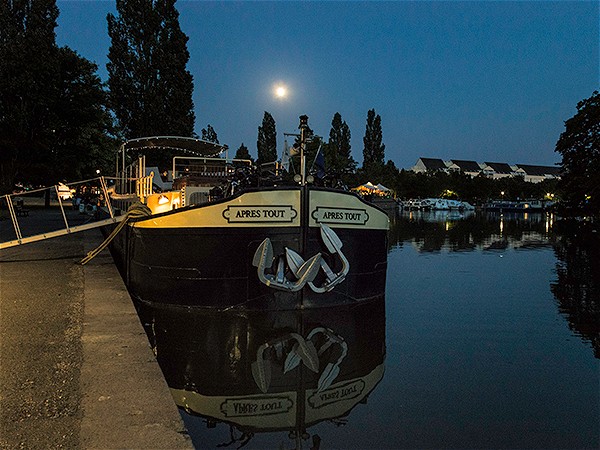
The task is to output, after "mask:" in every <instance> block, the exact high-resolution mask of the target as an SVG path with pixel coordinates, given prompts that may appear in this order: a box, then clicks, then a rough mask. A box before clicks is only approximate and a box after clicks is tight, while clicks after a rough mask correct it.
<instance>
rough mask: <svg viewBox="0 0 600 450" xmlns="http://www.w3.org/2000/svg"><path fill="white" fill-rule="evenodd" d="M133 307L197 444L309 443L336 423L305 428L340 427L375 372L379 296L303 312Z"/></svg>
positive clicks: (380, 354)
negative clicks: (318, 424)
mask: <svg viewBox="0 0 600 450" xmlns="http://www.w3.org/2000/svg"><path fill="white" fill-rule="evenodd" d="M137 307H138V313H139V315H140V319H141V320H142V323H143V324H144V326H145V329H146V333H147V334H148V338H149V339H150V342H151V345H152V347H153V348H154V350H155V353H156V356H157V359H158V362H159V364H160V367H161V368H162V371H163V373H164V375H165V378H166V380H167V383H168V385H169V387H170V388H171V393H172V395H173V397H174V399H175V401H176V403H177V404H178V406H180V407H182V408H184V409H185V410H186V411H187V412H188V413H189V414H192V415H194V416H196V417H192V416H187V415H184V416H185V417H184V419H185V420H186V425H187V427H188V429H189V431H190V435H191V436H192V439H193V440H195V441H196V445H197V446H200V447H202V448H206V447H207V446H210V443H211V442H213V443H214V444H215V445H217V446H218V445H221V446H224V445H232V446H234V448H235V447H239V446H241V445H245V444H246V443H248V441H250V440H253V441H256V439H260V444H259V447H262V448H278V447H281V446H282V445H283V447H284V448H289V447H290V445H294V444H295V445H296V447H295V448H318V447H319V445H320V441H321V439H325V438H326V439H327V440H334V439H335V432H336V428H337V427H333V426H332V427H331V428H332V430H330V431H332V432H331V433H329V432H326V433H325V434H326V437H325V436H324V435H323V432H322V431H319V434H317V433H315V432H312V431H311V430H309V428H310V427H312V426H313V425H315V424H317V423H319V422H323V421H332V422H333V423H335V424H336V425H340V424H344V423H345V419H344V417H346V416H348V415H349V413H350V411H351V410H352V409H354V408H355V407H356V406H357V404H359V403H364V402H366V400H367V397H368V396H369V394H370V393H371V391H372V390H373V389H374V388H375V386H376V385H377V384H378V383H379V381H380V380H381V379H382V377H383V372H384V360H385V300H384V298H383V297H380V298H378V299H376V300H373V301H369V302H361V303H359V304H356V305H354V306H337V307H335V308H320V309H311V310H305V311H271V312H258V311H254V312H253V311H232V310H230V311H220V312H219V311H215V310H212V309H200V308H184V307H173V306H167V307H166V306H160V307H157V306H154V307H152V306H150V305H147V304H138V305H137ZM265 432H270V433H268V434H262V433H265ZM280 432H284V433H280ZM338 432H340V430H338ZM259 434H260V438H259ZM290 440H291V442H292V443H291V442H290ZM276 442H277V444H276ZM281 442H283V444H282V443H281ZM253 444H254V445H256V442H253ZM327 445H328V446H330V445H335V442H328V444H327Z"/></svg>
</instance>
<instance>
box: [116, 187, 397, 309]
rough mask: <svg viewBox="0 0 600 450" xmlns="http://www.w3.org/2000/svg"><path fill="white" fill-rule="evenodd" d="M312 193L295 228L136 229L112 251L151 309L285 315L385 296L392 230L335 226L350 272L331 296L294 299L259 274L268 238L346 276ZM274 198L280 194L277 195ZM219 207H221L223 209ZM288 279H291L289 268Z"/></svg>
mask: <svg viewBox="0 0 600 450" xmlns="http://www.w3.org/2000/svg"><path fill="white" fill-rule="evenodd" d="M288 191H289V190H288ZM296 191H299V190H296ZM305 192H306V193H305V194H304V195H303V196H302V195H299V196H298V197H299V198H302V200H301V202H300V205H295V206H294V207H292V208H291V210H294V211H295V209H298V210H299V212H298V214H299V215H300V219H299V220H296V223H295V224H291V225H292V226H290V225H288V224H286V226H282V225H281V224H279V223H275V224H269V223H268V222H267V223H257V224H255V225H254V224H253V225H252V226H248V225H247V224H244V225H245V226H237V225H238V224H227V226H170V225H169V226H158V227H155V226H151V225H150V226H137V223H134V224H133V226H132V225H128V226H126V227H125V228H124V230H123V231H122V232H121V233H120V234H119V235H118V236H117V238H116V239H115V240H114V241H113V243H112V245H111V251H112V253H113V257H114V259H115V261H116V263H117V266H118V267H119V270H120V271H121V275H122V276H123V279H124V280H125V283H126V285H127V287H128V289H129V291H130V293H131V295H132V297H133V298H134V299H138V300H142V301H146V302H154V303H169V304H177V305H184V306H200V307H210V308H218V309H226V308H232V307H235V308H246V309H261V310H282V309H298V308H316V307H327V306H333V305H338V304H350V303H355V302H360V301H364V300H368V299H372V298H376V297H378V296H381V295H383V294H384V291H385V279H386V269H387V229H386V228H384V227H379V228H377V227H374V226H344V224H341V226H340V224H337V223H336V224H331V225H332V226H335V228H333V229H334V230H335V233H336V234H337V236H338V237H339V239H340V240H341V242H342V243H343V248H342V250H343V254H344V256H345V257H346V258H347V260H348V262H349V266H350V269H349V271H348V274H347V275H346V277H345V280H344V281H343V282H341V283H340V284H338V285H337V286H335V288H334V289H333V290H331V291H330V292H325V293H317V292H315V291H314V290H313V289H311V288H310V286H308V285H306V286H304V287H303V288H302V289H301V290H299V291H297V292H290V291H286V290H285V289H284V290H282V289H275V288H273V287H272V286H267V285H265V284H263V283H262V282H261V281H260V280H259V277H258V275H257V271H258V270H259V269H258V268H257V267H255V266H254V265H253V258H254V255H255V253H256V251H257V249H258V248H259V246H260V245H261V243H262V242H263V241H264V240H265V239H266V238H268V239H269V240H270V242H271V244H272V250H273V255H275V256H277V255H284V254H285V248H289V249H293V250H294V251H296V252H298V253H299V254H301V255H303V256H304V259H308V258H309V257H311V256H313V255H316V254H318V253H321V255H322V257H323V260H324V261H325V262H326V263H327V265H328V266H329V267H330V268H331V270H332V271H333V272H336V273H337V272H338V271H339V270H340V269H341V267H342V262H341V260H340V258H339V257H338V255H336V254H335V253H333V254H332V253H331V252H330V251H329V249H328V248H327V246H326V244H325V243H324V242H323V237H322V235H321V229H320V228H319V226H318V224H314V223H313V224H312V226H311V225H310V224H309V219H310V217H311V216H310V215H311V214H312V217H315V213H314V211H315V210H317V209H318V208H317V206H315V205H312V206H309V205H306V200H305V198H306V197H307V196H308V190H306V191H305ZM321 192H326V191H321ZM268 193H269V194H271V195H274V196H276V195H277V194H276V192H272V191H271V192H268ZM319 195H322V194H319ZM325 195H328V194H325ZM335 195H336V198H334V200H338V199H341V200H344V201H348V202H351V203H350V204H351V205H354V204H356V203H357V202H360V200H359V199H358V198H356V197H355V196H353V195H350V194H346V193H336V194H335ZM244 199H245V197H244V196H243V194H242V195H241V196H240V197H239V198H238V203H242V204H243V201H244ZM211 206H212V207H213V208H217V207H219V204H217V205H211ZM361 207H362V209H363V210H364V211H367V212H365V214H364V215H365V217H369V214H370V215H371V216H370V217H369V220H372V219H373V216H375V215H376V214H377V215H378V214H381V215H385V213H383V212H382V211H380V210H378V209H376V208H374V207H373V206H372V205H368V204H367V203H364V202H363V203H361ZM202 208H203V207H195V208H194V209H193V210H190V214H192V213H197V214H201V213H202ZM227 208H231V204H228V203H226V202H223V203H222V204H221V209H223V210H227ZM311 208H312V209H311ZM367 208H368V209H367ZM342 209H343V208H342ZM346 209H347V210H351V209H352V208H350V207H348V208H346ZM180 211H183V209H182V210H180ZM177 214H181V213H180V212H178V211H175V212H174V213H170V214H168V215H162V218H163V219H164V220H171V221H175V220H176V215H177ZM385 217H386V220H387V216H385ZM378 219H379V220H380V222H381V221H382V220H383V219H381V217H378ZM147 222H149V221H147ZM365 222H366V221H365ZM367 223H368V222H367ZM293 225H297V226H293ZM269 270H271V271H275V268H272V269H269V268H267V271H269ZM286 277H290V273H289V269H287V272H286ZM292 278H293V277H292ZM325 282H326V278H325V273H324V272H323V271H321V272H320V273H319V274H318V275H317V277H316V278H315V279H314V282H313V284H314V285H316V286H320V285H322V284H323V283H325Z"/></svg>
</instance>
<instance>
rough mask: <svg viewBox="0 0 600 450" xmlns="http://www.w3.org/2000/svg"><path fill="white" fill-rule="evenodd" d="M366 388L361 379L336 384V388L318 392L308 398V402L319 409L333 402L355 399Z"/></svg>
mask: <svg viewBox="0 0 600 450" xmlns="http://www.w3.org/2000/svg"><path fill="white" fill-rule="evenodd" d="M364 389H365V382H364V381H363V380H361V379H359V380H355V381H352V382H350V383H346V384H343V385H341V386H336V387H335V388H330V389H326V390H324V391H321V392H316V393H315V394H313V395H311V396H310V397H309V398H308V403H309V404H310V406H311V407H313V408H315V409H318V408H322V407H323V406H326V405H330V404H332V403H337V402H340V401H345V400H352V399H355V398H357V397H359V396H360V395H361V394H362V393H363V391H364Z"/></svg>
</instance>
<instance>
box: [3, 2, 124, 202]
mask: <svg viewBox="0 0 600 450" xmlns="http://www.w3.org/2000/svg"><path fill="white" fill-rule="evenodd" d="M57 17H58V9H57V7H56V2H55V0H29V1H23V2H16V1H15V2H1V4H0V61H2V62H1V64H0V92H2V95H0V173H1V186H0V189H2V191H3V192H9V191H10V190H11V189H12V187H13V184H14V182H15V181H24V182H29V183H33V184H45V185H49V184H55V183H57V182H58V181H60V180H62V179H68V180H74V179H77V178H81V177H89V176H90V175H93V174H95V170H96V169H101V170H103V169H104V168H105V167H106V168H108V167H109V166H110V167H112V166H113V164H112V162H110V165H109V163H108V159H109V158H110V157H111V156H112V154H111V153H108V152H110V151H111V150H113V148H114V147H113V148H110V147H111V139H110V132H111V131H110V130H111V123H112V121H111V118H110V116H109V115H108V113H107V111H106V97H105V92H104V90H103V86H102V84H101V82H100V78H99V77H98V76H97V74H96V70H97V67H96V65H94V64H93V63H91V62H90V61H88V60H86V59H85V58H82V57H81V56H79V55H78V54H77V53H76V52H74V51H73V50H71V49H69V48H68V47H64V48H58V47H57V45H56V42H55V40H56V39H55V33H54V29H55V27H56V20H57Z"/></svg>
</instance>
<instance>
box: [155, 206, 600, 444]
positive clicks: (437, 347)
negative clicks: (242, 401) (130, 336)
mask: <svg viewBox="0 0 600 450" xmlns="http://www.w3.org/2000/svg"><path fill="white" fill-rule="evenodd" d="M559 223H560V222H557V221H556V220H555V218H554V217H552V216H546V215H544V214H528V215H526V216H525V215H523V214H513V215H506V214H505V215H499V214H488V215H483V214H479V213H477V214H468V215H459V214H448V213H438V214H425V213H416V212H414V213H409V214H403V215H401V216H400V217H397V218H396V219H394V220H393V221H392V229H391V231H390V240H389V262H388V275H387V279H388V283H387V289H386V299H385V343H384V342H383V339H381V342H373V338H372V337H371V338H368V337H367V335H365V334H364V333H363V334H362V335H361V333H360V332H359V331H358V330H360V329H362V330H364V329H365V328H364V327H365V326H366V327H367V328H368V324H366V322H369V321H373V320H374V317H377V315H375V316H373V311H371V313H369V314H371V315H370V316H369V315H368V314H367V312H368V311H369V309H366V310H364V311H363V312H362V313H361V314H359V315H358V316H356V315H348V312H344V311H340V314H339V315H337V316H336V314H334V313H332V312H329V313H327V315H325V316H323V317H322V319H323V320H325V321H327V320H329V321H330V322H331V320H333V322H331V323H330V327H331V328H333V329H335V330H334V331H336V332H340V331H339V330H345V331H344V332H343V333H341V334H345V335H346V336H352V335H355V336H363V337H361V338H357V339H355V342H354V345H357V346H358V348H363V350H364V351H363V357H364V356H365V355H367V354H372V355H371V356H373V357H375V356H377V355H375V354H374V352H375V350H374V349H375V348H380V349H381V348H382V347H381V346H382V345H384V346H385V350H384V351H383V353H380V354H379V357H382V355H385V374H384V375H383V378H382V379H381V381H380V382H379V384H378V385H377V386H376V387H375V388H374V389H373V390H372V391H371V392H370V394H369V396H368V401H367V402H366V403H365V404H362V403H361V404H358V405H356V406H355V407H353V408H352V409H351V410H350V411H349V412H348V414H347V415H344V417H343V420H339V419H340V418H339V417H338V418H336V419H335V420H333V421H327V420H325V421H321V422H318V423H316V424H313V425H311V426H310V427H309V429H308V432H309V434H310V436H311V439H307V440H302V439H300V440H298V439H296V440H293V439H289V438H287V437H285V436H283V437H282V436H281V435H276V434H274V433H271V437H269V433H266V434H265V435H264V436H262V437H260V438H257V437H255V438H254V439H251V440H249V441H248V443H247V445H246V446H245V447H244V448H311V447H313V446H314V445H315V441H314V440H313V439H312V436H319V439H320V448H344V449H347V448H381V449H397V448H598V447H599V445H600V442H599V432H598V421H599V418H600V412H599V410H600V408H599V398H598V383H599V381H600V380H599V364H598V362H599V360H598V359H597V358H598V357H599V356H600V352H599V348H600V339H599V336H600V331H599V325H598V324H599V319H600V317H599V309H600V307H599V300H600V295H599V287H598V284H599V281H598V276H597V274H598V273H600V244H599V238H598V236H597V235H598V234H599V233H593V232H584V231H582V230H581V229H579V228H578V229H577V230H576V231H575V232H574V231H573V230H568V229H566V228H565V227H563V226H562V225H559ZM588 231H589V230H588ZM377 311H382V310H381V309H378V310H377ZM317 317H318V315H317ZM369 317H370V318H369ZM361 318H362V319H361ZM250 319H251V317H248V318H246V319H244V320H247V321H249V322H248V323H251V320H250ZM326 319H327V320H326ZM215 320H216V319H215ZM260 320H263V322H264V320H265V318H264V317H263V318H262V319H260ZM260 320H259V323H260ZM269 320H271V321H273V320H274V319H273V318H271V319H269ZM319 320H321V318H319V319H318V320H317V319H315V323H316V322H318V321H319ZM365 320H366V322H365ZM377 320H379V319H377ZM284 322H285V320H284V318H283V317H282V318H281V321H280V323H284ZM264 323H267V324H268V323H269V321H268V320H267V321H266V322H264ZM273 323H275V322H273ZM377 323H381V322H380V321H378V322H377ZM154 325H156V322H155V323H154ZM196 325H198V324H196ZM250 326H251V325H248V324H245V325H244V327H245V328H244V329H246V328H247V327H250ZM357 326H359V327H360V328H356V327H357ZM264 327H265V326H264V324H263V325H262V328H264ZM268 327H269V326H267V328H268ZM375 328H376V327H375ZM196 329H197V327H196ZM351 330H355V331H356V333H355V332H352V331H351ZM305 331H306V330H305ZM192 332H193V331H192ZM300 334H302V333H300ZM305 334H306V333H305ZM306 337H307V336H305V338H306ZM218 350H219V349H218V348H215V351H217V353H218ZM353 352H356V347H355V349H354V350H353ZM350 353H352V352H349V356H348V361H351V356H350ZM159 355H160V351H159ZM375 359H377V358H375ZM159 360H160V358H159ZM340 367H342V368H343V366H342V365H340ZM369 370H371V369H369ZM367 372H368V370H367ZM247 381H252V380H247ZM209 384H210V383H209ZM182 415H183V416H184V419H185V422H186V425H187V426H188V428H189V430H190V434H191V435H192V436H193V439H194V442H195V445H196V446H197V447H198V448H214V447H215V446H216V445H217V444H219V443H225V442H227V441H228V439H227V437H228V433H229V432H228V431H227V430H228V429H227V427H225V428H223V426H224V425H219V426H217V427H216V428H207V426H206V425H207V424H206V421H205V420H204V421H203V419H201V418H198V417H192V416H190V415H187V414H186V413H182ZM216 433H220V434H218V435H217V434H216ZM238 436H239V432H238ZM239 445H240V442H239V441H236V442H232V443H231V444H230V447H229V448H237V447H238V446H239Z"/></svg>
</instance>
